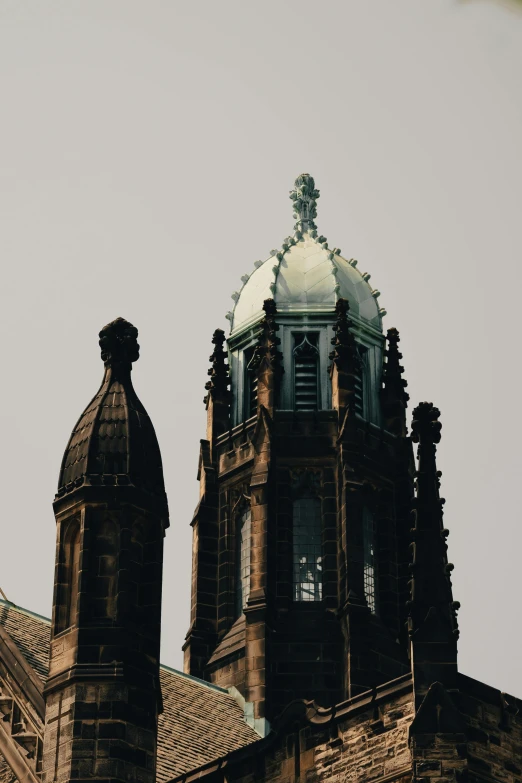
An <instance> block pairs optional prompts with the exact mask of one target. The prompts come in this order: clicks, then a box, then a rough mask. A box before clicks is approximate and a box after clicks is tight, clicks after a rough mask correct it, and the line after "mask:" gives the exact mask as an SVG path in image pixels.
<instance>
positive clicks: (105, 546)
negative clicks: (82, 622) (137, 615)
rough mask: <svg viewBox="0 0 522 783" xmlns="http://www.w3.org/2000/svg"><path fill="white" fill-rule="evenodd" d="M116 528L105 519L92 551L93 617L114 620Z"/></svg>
mask: <svg viewBox="0 0 522 783" xmlns="http://www.w3.org/2000/svg"><path fill="white" fill-rule="evenodd" d="M118 551H119V532H118V526H117V525H116V523H115V522H114V521H113V520H112V519H105V520H104V521H103V522H102V524H101V525H100V527H99V529H98V534H97V536H96V543H95V551H94V553H93V554H94V573H93V597H92V599H91V605H92V609H93V615H94V617H99V618H104V619H107V620H115V619H116V597H117V596H116V591H117V578H118Z"/></svg>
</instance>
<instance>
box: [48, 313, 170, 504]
mask: <svg viewBox="0 0 522 783" xmlns="http://www.w3.org/2000/svg"><path fill="white" fill-rule="evenodd" d="M99 336H100V347H101V356H102V359H103V361H104V365H105V373H104V377H103V381H102V384H101V386H100V389H99V391H98V393H97V394H96V395H95V397H94V398H93V400H92V401H91V402H90V403H89V405H88V406H87V407H86V409H85V410H84V412H83V413H82V415H81V416H80V418H79V420H78V423H77V424H76V426H75V428H74V430H73V433H72V435H71V438H70V440H69V443H68V444H67V448H66V450H65V454H64V457H63V460H62V466H61V469H60V477H59V480H58V497H61V496H63V495H65V494H67V493H68V492H71V491H73V490H74V489H76V488H78V487H82V486H86V485H87V486H100V485H106V486H134V487H136V488H138V489H140V490H145V491H147V492H149V493H152V494H154V495H156V496H159V497H160V498H164V497H165V488H164V482H163V468H162V464H161V454H160V449H159V445H158V441H157V438H156V433H155V432H154V427H153V425H152V422H151V420H150V418H149V416H148V414H147V411H146V410H145V408H144V407H143V405H142V404H141V402H140V401H139V399H138V397H137V395H136V392H135V391H134V387H133V385H132V381H131V369H132V363H133V362H134V361H136V360H137V359H138V358H139V345H138V342H137V337H138V330H137V329H136V327H135V326H133V325H132V324H131V323H129V322H128V321H126V320H125V319H123V318H117V319H116V320H115V321H112V323H110V324H108V325H107V326H105V327H104V328H103V329H102V330H101V332H100V335H99Z"/></svg>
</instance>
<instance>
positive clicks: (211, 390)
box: [204, 329, 230, 403]
mask: <svg viewBox="0 0 522 783" xmlns="http://www.w3.org/2000/svg"><path fill="white" fill-rule="evenodd" d="M212 342H213V344H214V345H215V348H214V350H213V352H212V354H211V355H210V358H209V361H210V362H212V367H209V369H208V374H209V375H210V380H209V381H207V383H206V384H205V389H206V390H207V391H208V394H207V395H206V397H205V399H204V402H205V403H208V399H209V396H211V397H225V396H226V395H227V394H228V387H229V385H230V377H229V369H228V364H225V359H226V353H225V351H224V350H223V345H224V343H225V332H224V331H223V329H216V330H215V332H214V334H213V335H212Z"/></svg>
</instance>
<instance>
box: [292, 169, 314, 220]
mask: <svg viewBox="0 0 522 783" xmlns="http://www.w3.org/2000/svg"><path fill="white" fill-rule="evenodd" d="M290 198H291V199H292V201H293V202H294V218H295V219H296V220H297V223H296V224H295V230H296V231H298V230H301V231H308V230H309V229H313V228H317V226H316V225H315V223H314V220H315V218H316V217H317V199H318V198H319V191H318V190H317V189H316V187H315V181H314V178H313V177H311V176H310V174H300V175H299V176H298V177H297V179H296V181H295V187H294V189H293V190H291V191H290Z"/></svg>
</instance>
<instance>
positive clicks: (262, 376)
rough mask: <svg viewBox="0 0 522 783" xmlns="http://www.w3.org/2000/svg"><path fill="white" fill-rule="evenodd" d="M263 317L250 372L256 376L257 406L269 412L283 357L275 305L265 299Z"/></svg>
mask: <svg viewBox="0 0 522 783" xmlns="http://www.w3.org/2000/svg"><path fill="white" fill-rule="evenodd" d="M263 310H264V313H265V317H264V318H263V320H262V321H261V334H260V336H259V341H258V344H257V346H256V349H255V351H254V355H253V357H252V361H251V362H250V370H251V371H252V372H253V373H256V374H257V399H258V404H259V405H263V406H264V407H265V408H267V410H269V411H271V410H272V409H273V407H274V405H275V402H276V398H277V393H278V390H279V389H278V387H279V380H280V377H281V375H282V374H283V372H284V370H283V363H282V359H283V355H282V353H281V351H279V349H278V346H279V345H280V343H281V340H280V339H279V337H278V336H277V332H278V331H279V326H278V325H277V324H276V321H275V316H276V313H277V308H276V304H275V302H274V300H273V299H265V301H264V303H263Z"/></svg>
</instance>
